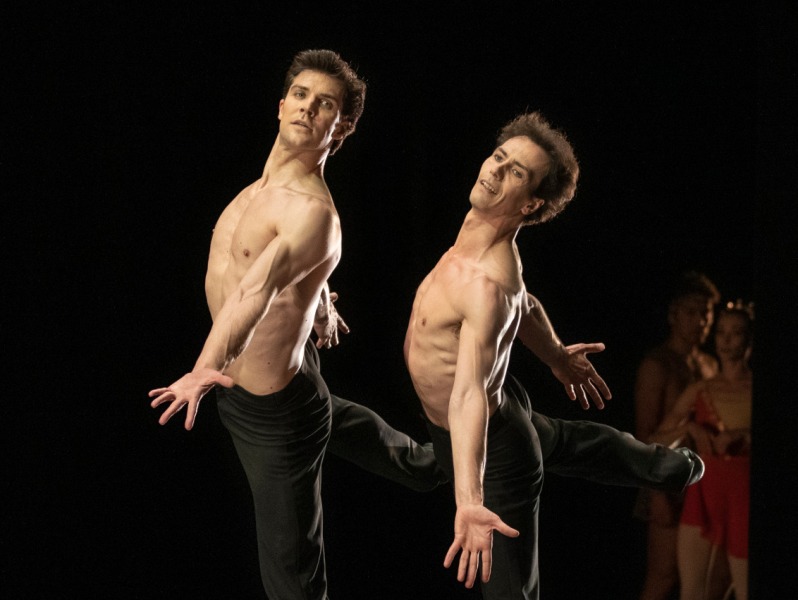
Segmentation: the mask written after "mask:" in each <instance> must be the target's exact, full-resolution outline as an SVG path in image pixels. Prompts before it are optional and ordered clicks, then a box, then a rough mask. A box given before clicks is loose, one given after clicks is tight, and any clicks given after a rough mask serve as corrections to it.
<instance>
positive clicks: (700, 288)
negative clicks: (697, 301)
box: [669, 270, 720, 305]
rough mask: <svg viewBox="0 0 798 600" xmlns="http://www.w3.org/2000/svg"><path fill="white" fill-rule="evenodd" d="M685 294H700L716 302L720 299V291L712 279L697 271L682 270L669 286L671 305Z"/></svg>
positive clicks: (713, 302)
mask: <svg viewBox="0 0 798 600" xmlns="http://www.w3.org/2000/svg"><path fill="white" fill-rule="evenodd" d="M687 296H702V297H704V298H706V299H707V300H710V301H712V304H717V303H718V302H719V301H720V292H719V291H718V288H717V286H716V285H715V284H714V283H713V282H712V280H711V279H710V278H709V277H707V276H706V275H704V274H703V273H700V272H698V271H692V270H690V271H684V272H682V273H680V274H679V277H678V278H677V280H676V281H675V282H674V284H673V286H672V287H671V294H670V298H669V300H670V304H671V305H673V304H674V303H675V302H678V301H679V300H681V299H682V298H686V297H687Z"/></svg>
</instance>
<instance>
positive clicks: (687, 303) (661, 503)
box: [634, 271, 729, 600]
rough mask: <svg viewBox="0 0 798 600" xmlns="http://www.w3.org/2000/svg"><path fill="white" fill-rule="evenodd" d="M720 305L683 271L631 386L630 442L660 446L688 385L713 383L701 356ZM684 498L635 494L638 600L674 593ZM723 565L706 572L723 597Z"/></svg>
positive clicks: (706, 358) (705, 284)
mask: <svg viewBox="0 0 798 600" xmlns="http://www.w3.org/2000/svg"><path fill="white" fill-rule="evenodd" d="M719 299H720V293H719V292H718V289H717V287H716V286H715V284H714V283H713V282H712V281H711V280H710V279H709V278H708V277H707V276H706V275H705V274H703V273H699V272H697V271H686V272H684V273H681V274H680V275H679V277H678V278H677V280H676V281H675V282H674V284H673V285H672V288H671V290H670V295H669V298H668V312H667V316H668V334H667V337H666V339H665V340H664V341H663V342H662V343H660V344H659V345H657V346H655V347H654V348H652V349H650V350H649V351H648V352H647V353H646V355H645V356H644V357H643V360H642V361H641V362H640V365H639V367H638V370H637V378H636V380H635V393H634V394H635V436H636V437H637V438H638V439H640V440H643V441H646V442H659V443H662V442H663V440H662V439H660V438H658V437H657V436H656V434H655V432H656V430H657V428H658V427H659V426H660V425H661V424H662V421H663V419H664V418H665V416H666V415H667V414H668V413H669V412H671V410H673V408H674V406H675V405H676V401H677V399H678V398H679V396H680V395H681V394H682V392H683V391H684V390H685V389H686V388H687V386H688V385H690V384H692V383H694V382H696V381H701V380H707V379H710V378H711V377H713V376H714V375H715V374H716V373H717V370H718V366H717V361H716V360H715V359H714V358H713V357H712V356H710V355H709V354H707V353H706V352H704V351H702V350H701V346H702V345H703V344H704V342H705V341H706V338H707V335H708V334H709V330H710V327H711V326H712V320H713V311H714V309H715V305H716V304H717V302H718V300H719ZM683 502H684V494H682V493H680V492H678V491H656V490H650V489H645V488H644V489H641V490H640V492H639V493H638V498H637V502H636V503H635V509H634V514H635V517H636V518H638V519H640V520H642V521H644V522H645V523H646V536H647V538H648V539H647V546H646V573H645V579H644V581H643V587H642V589H641V592H640V597H639V600H667V599H668V598H671V597H672V596H673V595H674V594H675V593H676V590H678V587H679V573H678V569H677V563H676V546H677V542H676V540H677V535H678V530H679V518H680V515H681V512H682V505H683ZM725 566H726V563H725V562H718V563H717V567H718V568H717V569H715V570H713V572H712V581H713V589H714V590H720V591H719V592H715V595H714V596H712V597H716V596H717V595H718V594H719V595H720V596H722V595H723V590H724V589H725V587H726V586H727V583H728V579H729V574H728V573H726V572H725Z"/></svg>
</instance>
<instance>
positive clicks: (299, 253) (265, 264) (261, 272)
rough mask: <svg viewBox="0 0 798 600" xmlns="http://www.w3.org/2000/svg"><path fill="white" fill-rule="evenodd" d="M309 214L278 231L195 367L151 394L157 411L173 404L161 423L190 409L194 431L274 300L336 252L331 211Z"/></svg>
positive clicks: (311, 209)
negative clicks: (202, 405)
mask: <svg viewBox="0 0 798 600" xmlns="http://www.w3.org/2000/svg"><path fill="white" fill-rule="evenodd" d="M304 216H305V218H304V219H303V220H301V222H289V223H287V224H285V226H284V227H283V228H282V230H281V231H278V233H277V235H276V236H275V237H274V239H273V240H272V241H271V242H270V243H269V244H268V245H267V246H266V248H265V249H264V250H263V252H262V253H261V254H260V255H259V256H258V258H257V259H255V261H254V262H253V263H252V265H251V266H250V268H249V269H248V270H247V272H246V273H245V275H244V276H243V277H242V278H241V281H240V282H239V284H238V286H237V287H236V289H235V290H234V291H233V292H232V293H231V294H230V295H229V296H228V297H227V299H226V300H225V303H224V305H223V306H222V308H221V310H220V311H219V313H218V314H217V315H216V318H215V319H214V322H213V326H212V327H211V331H210V333H209V334H208V337H207V339H206V341H205V345H204V346H203V349H202V352H201V353H200V355H199V358H198V359H197V361H196V363H195V365H194V369H193V370H192V371H191V372H190V373H187V374H186V375H184V376H183V377H182V378H180V379H179V380H178V381H176V382H175V383H173V384H172V385H171V386H169V387H168V388H158V389H155V390H152V391H151V392H150V394H149V395H150V397H151V398H153V397H154V398H155V400H153V401H152V402H151V406H152V407H157V406H158V405H160V404H163V403H165V402H170V405H169V407H168V408H167V409H166V410H165V411H164V413H163V414H162V415H161V417H160V419H159V423H161V424H162V425H163V424H165V423H166V422H167V421H168V420H169V419H170V418H172V416H174V414H175V413H177V412H178V411H179V410H181V409H182V408H183V406H187V414H186V421H185V428H186V429H191V428H192V427H193V424H194V419H195V417H196V413H197V410H198V409H199V402H200V400H201V399H202V397H203V396H204V395H205V394H207V393H208V391H210V389H211V388H213V386H214V385H217V384H219V385H232V384H233V382H232V380H231V379H230V378H229V377H226V376H224V375H222V371H223V370H224V369H225V368H226V367H228V366H229V365H230V364H231V363H232V362H233V361H234V360H235V359H236V358H238V356H240V355H241V353H242V352H243V351H244V349H245V348H246V347H247V345H248V343H249V341H250V340H251V338H252V334H253V332H254V330H255V327H256V326H257V324H258V323H259V322H260V321H261V320H262V319H263V318H264V316H265V315H266V314H267V312H268V310H269V307H270V305H271V303H272V301H273V300H274V298H276V297H277V296H278V295H279V294H280V292H282V291H283V290H284V289H286V288H287V287H289V286H290V285H293V284H295V283H296V282H298V281H300V280H301V279H303V278H304V277H305V276H306V275H307V274H308V273H309V272H311V271H312V270H313V269H314V268H316V267H318V266H319V265H320V264H321V263H322V262H324V261H325V260H328V259H330V258H331V257H332V256H333V254H334V253H335V252H337V249H338V245H337V243H336V240H337V238H338V230H337V227H338V225H337V221H336V219H335V217H334V215H333V213H331V212H330V210H329V209H328V207H326V206H325V205H323V204H321V203H311V204H309V205H308V207H307V209H306V211H305V213H304Z"/></svg>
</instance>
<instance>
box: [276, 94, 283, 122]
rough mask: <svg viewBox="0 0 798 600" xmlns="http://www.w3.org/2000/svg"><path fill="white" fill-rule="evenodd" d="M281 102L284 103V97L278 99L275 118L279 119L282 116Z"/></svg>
mask: <svg viewBox="0 0 798 600" xmlns="http://www.w3.org/2000/svg"><path fill="white" fill-rule="evenodd" d="M283 104H285V98H282V99H280V104H278V105H277V120H278V121H280V120H282V118H283Z"/></svg>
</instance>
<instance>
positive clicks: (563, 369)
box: [551, 343, 612, 410]
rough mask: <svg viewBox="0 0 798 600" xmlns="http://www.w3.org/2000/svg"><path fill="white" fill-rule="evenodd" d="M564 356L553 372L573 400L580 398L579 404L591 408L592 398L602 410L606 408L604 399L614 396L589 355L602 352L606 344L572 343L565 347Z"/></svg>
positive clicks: (553, 368)
mask: <svg viewBox="0 0 798 600" xmlns="http://www.w3.org/2000/svg"><path fill="white" fill-rule="evenodd" d="M565 350H566V354H565V356H564V358H563V359H562V360H561V361H560V362H559V363H558V364H557V365H556V366H554V367H552V369H551V370H552V372H553V373H554V376H555V377H556V378H557V379H559V380H560V382H561V383H562V384H563V385H564V386H565V392H566V393H567V394H568V397H569V398H570V399H571V400H576V399H577V397H578V398H579V404H581V405H582V408H584V409H585V410H587V409H589V408H590V400H589V399H588V396H590V398H592V399H593V403H594V404H595V405H596V407H597V408H598V409H599V410H600V409H602V408H604V400H605V399H606V400H609V399H610V398H612V393H611V392H610V388H608V387H607V384H606V383H604V380H603V379H602V378H601V376H600V375H599V374H598V373H597V372H596V369H595V368H594V367H593V365H592V363H591V362H590V361H589V360H588V359H587V355H588V354H591V353H594V352H602V351H603V350H604V344H602V343H595V344H572V345H571V346H566V347H565Z"/></svg>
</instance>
